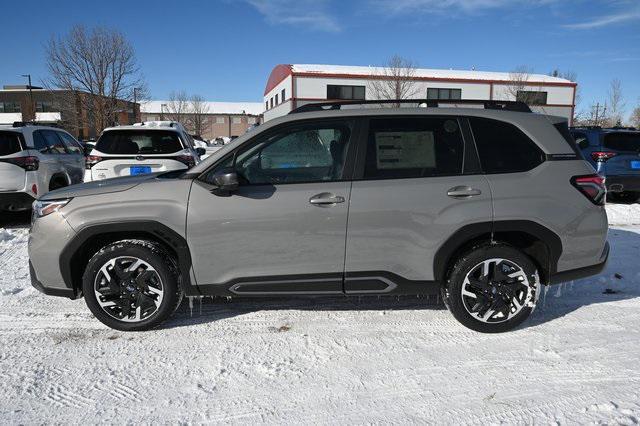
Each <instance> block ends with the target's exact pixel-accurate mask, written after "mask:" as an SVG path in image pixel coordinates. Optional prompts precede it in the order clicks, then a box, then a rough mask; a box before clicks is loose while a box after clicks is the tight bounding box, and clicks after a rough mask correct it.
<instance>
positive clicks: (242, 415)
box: [0, 205, 640, 424]
mask: <svg viewBox="0 0 640 426" xmlns="http://www.w3.org/2000/svg"><path fill="white" fill-rule="evenodd" d="M608 209H609V213H610V221H611V223H612V229H611V232H610V241H611V243H612V253H611V259H610V263H609V266H608V268H607V269H606V271H605V272H604V273H603V274H602V275H600V276H597V277H593V278H589V279H585V280H580V281H576V282H573V283H569V284H565V285H560V286H556V287H552V288H551V289H549V290H548V291H547V292H546V294H545V295H544V297H543V298H542V300H541V304H540V306H539V308H538V310H537V311H536V312H535V313H534V316H533V318H532V319H530V320H529V321H528V322H527V323H526V324H524V325H523V326H522V327H521V328H520V329H518V330H517V331H514V332H511V333H506V334H500V335H483V334H478V333H475V332H472V331H470V330H467V329H466V328H463V327H462V326H460V325H458V324H457V322H456V321H455V320H454V319H453V318H452V317H451V316H450V315H449V313H448V312H447V311H446V310H444V309H443V308H442V307H441V306H439V305H436V304H433V303H431V304H429V303H427V301H426V300H424V299H413V298H412V299H407V298H403V299H400V300H396V299H391V300H388V299H387V300H385V299H382V300H378V299H373V300H368V299H362V300H358V299H355V300H342V299H333V300H329V301H326V300H324V301H315V300H302V301H243V302H239V301H234V302H230V303H228V302H215V303H214V302H205V303H204V304H202V305H200V304H199V303H196V304H195V305H194V307H193V309H190V308H189V306H188V304H187V303H185V304H184V305H183V306H182V308H181V309H180V310H179V312H178V313H177V315H175V317H174V318H173V319H172V320H171V321H169V322H168V323H167V324H166V327H164V328H163V329H160V330H155V331H152V332H145V333H130V334H127V333H121V332H117V331H113V330H110V329H108V328H106V327H104V326H102V325H101V324H100V323H99V322H98V321H97V320H95V319H93V318H92V317H91V314H90V313H89V311H88V310H87V309H86V307H85V306H84V302H83V301H82V300H79V301H70V300H66V299H60V298H54V297H46V296H43V295H41V294H39V293H38V292H37V291H35V290H34V289H32V288H31V286H30V284H29V279H28V267H27V253H26V241H27V229H26V228H24V227H22V228H20V227H18V228H16V227H12V228H9V229H0V380H1V386H0V423H1V424H33V423H74V424H75V423H86V422H90V423H95V422H98V421H103V422H109V423H139V422H143V423H176V422H186V423H211V422H213V423H217V422H224V423H308V424H313V423H399V422H402V423H424V422H429V423H483V424H484V423H508V424H513V423H528V424H531V423H539V424H549V423H555V422H558V423H620V424H635V423H638V421H639V420H640V287H639V284H640V263H639V253H640V205H633V206H609V207H608Z"/></svg>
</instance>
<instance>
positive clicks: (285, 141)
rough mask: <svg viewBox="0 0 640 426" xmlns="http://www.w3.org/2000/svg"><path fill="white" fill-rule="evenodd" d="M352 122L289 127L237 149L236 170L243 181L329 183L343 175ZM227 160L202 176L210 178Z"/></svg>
mask: <svg viewBox="0 0 640 426" xmlns="http://www.w3.org/2000/svg"><path fill="white" fill-rule="evenodd" d="M352 128H353V125H352V123H350V122H344V123H337V124H318V125H306V126H303V127H298V128H291V129H289V130H285V131H282V132H279V133H276V134H274V135H272V136H268V137H266V138H264V139H262V140H259V141H258V142H257V143H256V144H254V145H252V146H251V147H249V148H248V149H246V150H244V151H242V152H239V153H238V154H237V158H236V164H235V170H236V172H237V173H238V174H239V175H240V177H241V179H242V180H243V181H244V182H245V184H250V185H274V184H284V183H311V182H329V181H336V180H340V179H341V178H342V174H343V169H344V164H345V158H346V154H347V149H348V146H349V141H350V138H351V132H352V130H351V129H352ZM230 166H232V164H230V162H226V163H224V164H222V165H220V166H219V167H217V168H216V169H214V170H213V171H212V172H209V174H208V175H209V176H207V177H206V178H205V181H211V179H210V178H211V177H212V176H213V174H214V173H215V172H216V171H217V170H219V169H220V168H224V167H230Z"/></svg>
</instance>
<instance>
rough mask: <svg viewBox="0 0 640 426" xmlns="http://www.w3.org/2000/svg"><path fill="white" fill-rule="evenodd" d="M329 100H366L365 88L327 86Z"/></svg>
mask: <svg viewBox="0 0 640 426" xmlns="http://www.w3.org/2000/svg"><path fill="white" fill-rule="evenodd" d="M327 99H346V100H350V99H353V100H364V99H365V86H338V85H333V84H329V85H327Z"/></svg>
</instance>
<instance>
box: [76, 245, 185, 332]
mask: <svg viewBox="0 0 640 426" xmlns="http://www.w3.org/2000/svg"><path fill="white" fill-rule="evenodd" d="M82 286H83V293H84V298H85V302H86V303H87V306H88V307H89V309H90V310H91V312H92V313H93V314H94V315H95V316H96V318H97V319H98V320H100V321H101V322H102V323H103V324H105V325H107V326H108V327H111V328H114V329H116V330H122V331H141V330H148V329H150V328H153V327H155V326H157V325H159V324H160V323H161V322H163V321H164V320H165V319H167V318H168V317H169V316H170V315H171V314H173V312H174V311H175V310H176V308H177V307H178V305H179V304H180V301H181V300H182V295H183V292H182V288H181V285H180V279H179V275H178V272H177V267H176V264H175V262H174V260H173V259H172V258H171V257H170V256H169V255H168V254H167V252H166V251H165V250H164V249H163V248H162V246H160V245H158V244H157V243H154V242H150V241H142V240H123V241H118V242H115V243H112V244H109V245H108V246H106V247H103V248H102V249H101V250H100V251H98V253H96V254H95V255H94V256H93V257H92V258H91V260H89V263H88V265H87V268H86V270H85V273H84V275H83V278H82Z"/></svg>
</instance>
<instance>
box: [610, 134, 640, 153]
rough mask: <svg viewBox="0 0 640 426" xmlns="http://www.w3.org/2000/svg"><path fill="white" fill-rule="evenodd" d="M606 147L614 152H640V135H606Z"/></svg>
mask: <svg viewBox="0 0 640 426" xmlns="http://www.w3.org/2000/svg"><path fill="white" fill-rule="evenodd" d="M604 147H605V148H607V149H612V150H614V151H633V152H640V133H632V132H629V133H608V134H605V136H604Z"/></svg>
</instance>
